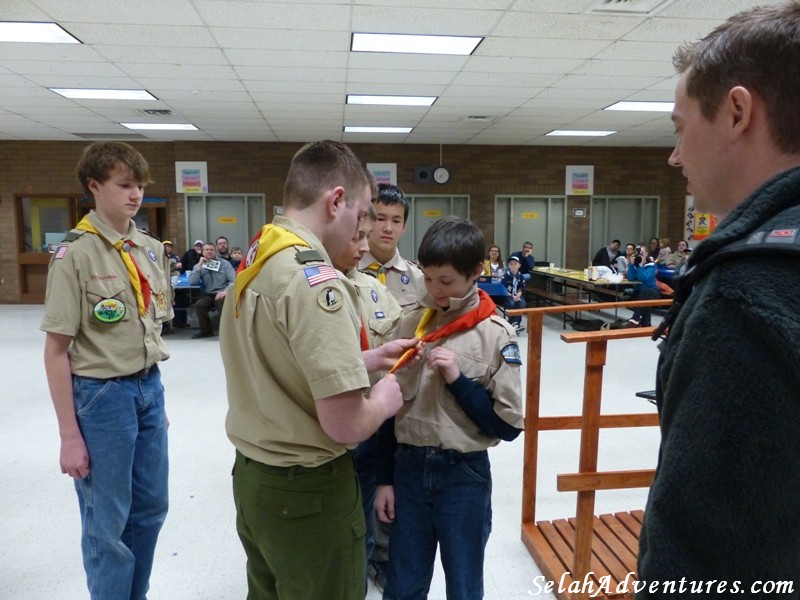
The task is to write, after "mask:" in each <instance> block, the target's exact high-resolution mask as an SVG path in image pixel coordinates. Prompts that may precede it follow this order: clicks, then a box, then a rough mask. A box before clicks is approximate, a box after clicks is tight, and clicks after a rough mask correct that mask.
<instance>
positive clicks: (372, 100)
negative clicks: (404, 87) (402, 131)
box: [347, 94, 437, 106]
mask: <svg viewBox="0 0 800 600" xmlns="http://www.w3.org/2000/svg"><path fill="white" fill-rule="evenodd" d="M436 98H437V96H366V95H360V94H347V103H348V104H379V105H385V106H430V105H431V104H433V103H434V102H436Z"/></svg>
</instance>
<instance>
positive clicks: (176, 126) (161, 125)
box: [120, 123, 197, 131]
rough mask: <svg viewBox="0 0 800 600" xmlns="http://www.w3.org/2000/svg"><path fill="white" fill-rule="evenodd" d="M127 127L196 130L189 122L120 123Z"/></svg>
mask: <svg viewBox="0 0 800 600" xmlns="http://www.w3.org/2000/svg"><path fill="white" fill-rule="evenodd" d="M120 125H122V126H123V127H127V128H128V129H153V130H160V131H197V127H195V126H194V125H192V124H191V123H120Z"/></svg>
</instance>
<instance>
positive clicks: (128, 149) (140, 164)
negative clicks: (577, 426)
mask: <svg viewBox="0 0 800 600" xmlns="http://www.w3.org/2000/svg"><path fill="white" fill-rule="evenodd" d="M117 167H122V168H123V169H129V170H130V172H131V174H132V175H133V178H134V179H135V180H136V181H137V182H138V183H140V184H141V185H148V184H150V183H153V179H152V177H151V176H150V167H149V165H148V164H147V161H146V160H145V158H144V156H142V155H141V153H139V151H138V150H136V149H135V148H134V147H133V146H131V145H129V144H126V143H124V142H94V143H92V144H89V145H88V146H87V147H86V148H84V150H83V154H82V155H81V159H80V160H79V161H78V179H79V180H80V182H81V186H83V193H84V194H86V195H87V196H89V197H90V198H92V197H93V196H92V192H91V190H90V189H89V180H90V179H94V180H95V181H97V182H98V183H105V182H106V181H108V178H109V177H110V176H111V171H113V170H114V169H116V168H117Z"/></svg>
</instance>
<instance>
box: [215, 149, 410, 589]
mask: <svg viewBox="0 0 800 600" xmlns="http://www.w3.org/2000/svg"><path fill="white" fill-rule="evenodd" d="M332 165H333V166H332ZM331 182H334V183H331ZM370 184H371V180H370V177H369V174H368V173H367V172H366V170H365V169H364V167H363V165H362V164H361V163H360V161H358V159H357V158H356V157H355V155H354V154H353V153H352V151H350V149H349V148H347V147H346V146H344V145H343V144H339V143H337V142H330V141H325V142H317V143H314V144H307V145H306V146H304V147H303V148H302V149H301V150H300V151H298V153H297V154H296V155H295V156H294V158H293V159H292V164H291V166H290V168H289V174H288V176H287V180H286V186H285V192H284V216H283V217H276V218H275V220H274V221H273V223H272V224H270V225H266V226H265V227H264V228H263V229H262V232H261V234H260V236H259V237H258V239H257V240H256V241H254V242H253V244H251V246H250V249H249V250H248V252H247V255H246V259H245V265H246V266H245V268H244V269H243V270H241V271H240V272H239V273H238V274H237V278H236V284H235V288H234V291H233V298H231V297H230V296H231V294H229V298H228V301H227V302H225V306H224V308H223V312H222V319H221V325H220V347H221V351H222V357H223V363H224V366H225V372H226V379H227V387H228V403H229V411H228V416H227V419H226V429H227V432H228V437H229V438H230V440H231V441H232V442H233V444H234V446H235V447H236V463H235V466H234V473H233V487H234V501H235V504H236V509H237V531H238V533H239V537H240V539H241V541H242V545H243V547H244V549H245V553H246V554H247V559H248V560H247V579H248V589H249V592H248V598H250V599H251V600H257V599H262V598H263V599H266V598H275V597H276V595H277V590H278V589H279V590H281V592H280V596H281V597H282V598H303V599H309V600H313V599H319V600H338V599H343V600H344V599H347V600H356V599H358V600H363V597H364V578H365V556H364V514H363V510H362V507H361V499H360V494H359V490H358V485H357V482H356V477H355V471H354V467H353V459H352V456H351V454H350V453H349V452H348V447H349V446H350V445H352V444H355V443H356V442H358V441H360V440H362V439H366V438H367V437H369V435H371V434H372V433H373V432H374V431H375V430H376V429H377V428H378V426H379V425H380V424H381V423H382V422H383V421H384V420H385V419H386V418H388V416H391V415H392V414H394V413H395V412H396V411H397V409H398V408H399V406H400V404H401V400H400V392H399V388H398V386H397V382H396V380H395V379H394V377H393V376H387V377H385V378H383V379H381V380H380V381H378V382H377V383H376V384H375V386H373V387H372V389H371V391H370V396H369V398H366V397H365V396H364V394H363V390H365V389H367V388H369V386H370V382H369V378H368V372H367V367H366V366H365V363H364V359H362V354H361V348H360V344H359V338H360V331H361V319H360V315H359V310H358V300H357V296H356V291H355V288H354V287H353V285H352V284H351V283H350V282H349V281H348V280H347V279H346V278H344V277H343V276H341V275H340V274H339V272H337V271H336V270H335V269H334V268H333V267H332V266H331V261H330V257H329V252H330V253H332V254H334V255H335V254H337V253H338V251H339V250H340V249H341V248H343V247H344V246H345V245H346V244H347V243H348V242H349V241H350V240H351V239H352V237H353V234H354V232H355V231H356V228H357V225H358V220H359V218H360V217H361V216H363V214H364V213H365V212H366V209H367V207H368V206H369V202H370V199H371V197H372V194H371V185H370ZM345 193H347V196H345ZM410 346H413V343H411V344H407V345H406V346H403V347H400V346H396V347H392V350H393V354H392V358H394V356H395V355H397V354H398V353H399V352H402V351H404V349H405V348H406V347H410ZM387 358H389V354H388V353H387ZM389 364H391V363H389Z"/></svg>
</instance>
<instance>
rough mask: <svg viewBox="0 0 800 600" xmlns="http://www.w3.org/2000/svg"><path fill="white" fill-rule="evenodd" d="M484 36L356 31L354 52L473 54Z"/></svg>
mask: <svg viewBox="0 0 800 600" xmlns="http://www.w3.org/2000/svg"><path fill="white" fill-rule="evenodd" d="M482 40H483V38H482V37H466V36H451V35H410V34H395V33H354V34H353V40H352V42H351V45H350V50H352V51H353V52H400V53H408V54H458V55H463V56H468V55H470V54H472V52H473V51H474V50H475V48H477V47H478V44H480V43H481V41H482Z"/></svg>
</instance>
